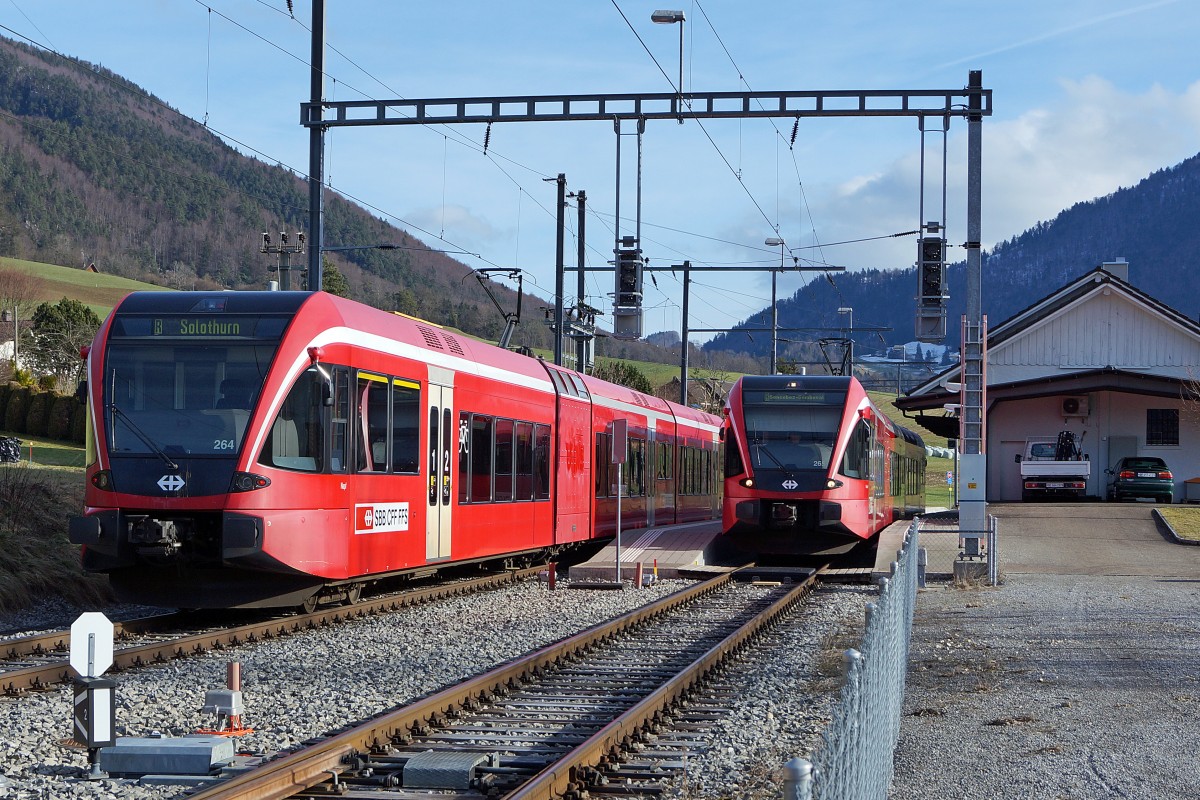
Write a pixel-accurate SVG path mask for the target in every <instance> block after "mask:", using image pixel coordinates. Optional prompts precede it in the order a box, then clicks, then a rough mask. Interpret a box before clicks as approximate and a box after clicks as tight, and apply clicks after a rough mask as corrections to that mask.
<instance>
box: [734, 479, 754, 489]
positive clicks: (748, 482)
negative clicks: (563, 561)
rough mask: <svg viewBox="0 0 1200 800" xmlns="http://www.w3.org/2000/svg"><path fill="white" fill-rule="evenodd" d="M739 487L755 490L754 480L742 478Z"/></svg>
mask: <svg viewBox="0 0 1200 800" xmlns="http://www.w3.org/2000/svg"><path fill="white" fill-rule="evenodd" d="M738 485H739V486H745V487H746V488H747V489H753V488H754V478H742V479H741V480H740V481H738Z"/></svg>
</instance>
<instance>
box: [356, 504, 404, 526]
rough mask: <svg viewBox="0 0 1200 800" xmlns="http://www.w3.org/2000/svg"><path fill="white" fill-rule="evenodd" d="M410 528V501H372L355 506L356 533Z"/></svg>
mask: <svg viewBox="0 0 1200 800" xmlns="http://www.w3.org/2000/svg"><path fill="white" fill-rule="evenodd" d="M406 530H408V503H372V504H370V505H361V506H355V507H354V532H355V533H391V532H393V531H406Z"/></svg>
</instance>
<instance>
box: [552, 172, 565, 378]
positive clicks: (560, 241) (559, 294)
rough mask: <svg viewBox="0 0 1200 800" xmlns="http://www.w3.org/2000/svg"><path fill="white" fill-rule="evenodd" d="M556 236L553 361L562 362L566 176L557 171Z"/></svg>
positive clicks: (560, 363) (558, 363)
mask: <svg viewBox="0 0 1200 800" xmlns="http://www.w3.org/2000/svg"><path fill="white" fill-rule="evenodd" d="M555 181H556V182H557V183H558V215H557V219H558V236H557V240H556V242H555V245H554V363H555V365H557V366H560V367H561V366H562V363H563V322H564V319H563V316H564V315H563V293H564V292H565V291H566V286H565V283H566V280H565V279H566V271H565V266H566V265H565V264H564V263H563V248H564V245H565V241H564V238H565V236H566V232H565V230H564V229H565V228H566V225H567V176H566V175H564V174H563V173H561V172H560V173H558V177H557V178H556V179H555Z"/></svg>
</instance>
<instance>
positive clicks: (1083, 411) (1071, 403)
mask: <svg viewBox="0 0 1200 800" xmlns="http://www.w3.org/2000/svg"><path fill="white" fill-rule="evenodd" d="M1062 413H1063V416H1064V417H1086V416H1087V415H1088V399H1087V397H1086V396H1083V397H1064V398H1063V401H1062Z"/></svg>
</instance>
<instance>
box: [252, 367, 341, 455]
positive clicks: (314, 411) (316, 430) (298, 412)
mask: <svg viewBox="0 0 1200 800" xmlns="http://www.w3.org/2000/svg"><path fill="white" fill-rule="evenodd" d="M324 386H325V378H324V376H322V375H321V374H320V373H319V372H318V371H317V370H316V369H315V368H311V367H310V368H309V369H308V370H306V371H305V372H304V373H303V374H302V375H301V376H300V377H299V378H297V379H296V383H295V384H294V385H293V386H292V388H291V390H290V391H289V392H288V395H287V397H286V398H284V401H283V405H282V406H281V407H280V409H279V414H278V415H276V417H275V421H274V422H272V423H271V430H270V431H269V432H268V434H267V439H266V442H264V444H263V449H262V453H261V454H260V455H259V458H258V460H259V461H260V462H261V463H263V464H266V465H268V466H272V467H279V468H281V469H291V470H299V471H301V472H318V471H320V470H321V468H322V462H323V459H322V452H321V450H322V445H323V437H322V426H321V414H322V411H323V409H324V403H323V401H322V394H321V393H322V391H323V390H324Z"/></svg>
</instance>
